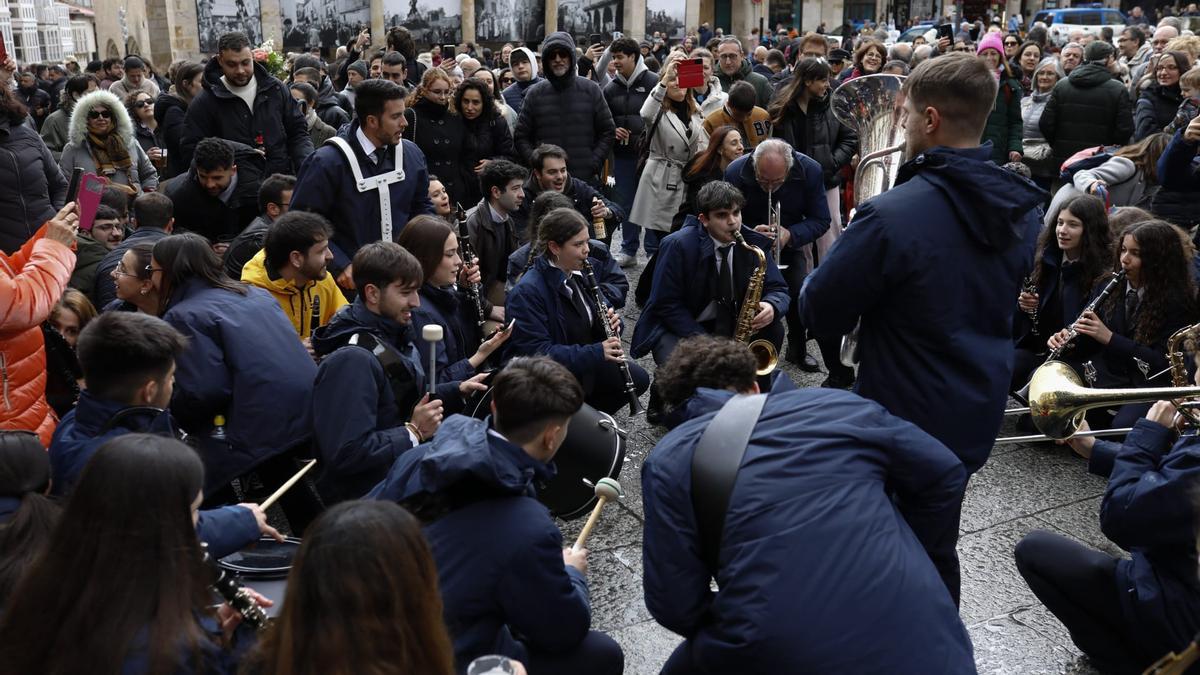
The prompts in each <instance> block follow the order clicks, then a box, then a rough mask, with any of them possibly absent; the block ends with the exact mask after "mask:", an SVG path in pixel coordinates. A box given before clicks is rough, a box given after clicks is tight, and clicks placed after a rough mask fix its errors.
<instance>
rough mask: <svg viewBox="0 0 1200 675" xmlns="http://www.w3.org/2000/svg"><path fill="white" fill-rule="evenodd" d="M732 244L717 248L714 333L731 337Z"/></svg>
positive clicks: (732, 324)
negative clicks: (730, 254)
mask: <svg viewBox="0 0 1200 675" xmlns="http://www.w3.org/2000/svg"><path fill="white" fill-rule="evenodd" d="M732 249H733V245H732V244H726V245H725V246H722V247H721V248H719V249H717V255H718V259H717V321H716V326H715V328H716V333H717V334H718V335H725V336H729V337H732V336H733V329H734V320H733V261H732V260H730V259H729V253H730V251H731V250H732Z"/></svg>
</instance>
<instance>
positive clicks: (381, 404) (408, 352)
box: [312, 296, 458, 503]
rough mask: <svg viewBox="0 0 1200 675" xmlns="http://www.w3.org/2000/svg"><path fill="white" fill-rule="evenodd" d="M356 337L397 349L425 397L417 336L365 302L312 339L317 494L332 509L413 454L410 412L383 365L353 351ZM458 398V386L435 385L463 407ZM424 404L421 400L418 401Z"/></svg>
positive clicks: (341, 312) (337, 317)
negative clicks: (367, 335) (398, 397)
mask: <svg viewBox="0 0 1200 675" xmlns="http://www.w3.org/2000/svg"><path fill="white" fill-rule="evenodd" d="M355 333H370V334H371V335H373V336H375V337H376V338H377V339H378V340H380V341H382V342H384V343H386V344H388V345H391V346H392V347H395V348H396V351H397V352H399V354H400V356H401V357H402V359H403V360H404V365H405V366H406V367H407V368H408V369H409V374H410V375H411V376H412V378H413V385H412V386H413V387H414V389H415V390H416V391H417V392H421V391H423V390H424V389H425V370H424V368H422V367H421V359H420V355H419V354H418V353H417V348H416V346H414V345H413V343H412V342H413V339H412V335H413V334H412V328H410V327H409V326H404V325H402V324H399V323H397V322H395V321H392V320H391V319H389V318H387V317H385V316H381V315H379V314H375V313H373V312H371V311H370V310H369V309H367V307H366V306H365V305H364V304H363V303H362V298H361V296H360V297H359V299H357V300H355V301H354V302H353V303H351V304H349V305H347V306H345V307H343V308H342V309H341V310H339V311H338V313H337V314H334V315H333V318H332V319H331V320H330V321H329V324H328V325H325V326H322V327H321V328H318V329H317V331H316V332H315V333H313V337H312V346H313V351H315V352H316V353H317V355H318V356H321V357H323V358H322V359H321V366H320V367H319V368H318V369H317V377H316V382H315V383H314V384H313V396H312V423H313V436H314V438H315V439H316V441H317V451H318V452H319V453H320V455H319V457H320V459H321V462H320V468H321V474H320V476H319V477H318V478H317V488H318V489H319V490H320V491H321V496H322V497H324V498H325V501H326V502H327V503H333V502H337V501H342V500H344V499H357V498H359V497H361V496H363V495H364V494H366V492H367V490H370V489H371V486H372V485H375V484H376V483H378V482H379V481H380V480H382V479H383V477H384V476H385V475H387V470H388V467H390V466H391V465H392V462H394V461H396V458H397V457H399V456H400V453H402V452H404V451H405V450H408V449H409V448H411V447H412V446H413V442H412V438H411V437H410V436H409V434H408V429H406V428H405V426H404V423H405V422H406V421H408V418H409V413H410V411H409V410H404V411H401V410H400V406H399V404H398V402H397V400H396V394H395V392H394V391H393V390H392V386H391V383H390V381H389V380H388V376H387V373H386V372H385V371H384V369H383V366H382V365H380V363H379V359H377V358H376V357H375V355H374V354H372V353H371V352H369V351H367V350H366V349H364V348H361V347H357V346H352V345H350V344H349V341H350V338H351V337H353V336H354V334H355ZM457 390H458V383H457V382H447V383H443V384H440V385H438V395H439V396H440V397H441V399H442V400H443V401H446V402H447V404H449V403H450V402H451V401H452V400H457V399H458V395H457ZM419 399H420V394H417V395H416V398H415V399H414V400H419Z"/></svg>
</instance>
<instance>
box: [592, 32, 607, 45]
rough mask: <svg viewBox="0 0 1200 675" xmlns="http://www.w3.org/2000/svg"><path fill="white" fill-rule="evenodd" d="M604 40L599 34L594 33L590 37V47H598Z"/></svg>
mask: <svg viewBox="0 0 1200 675" xmlns="http://www.w3.org/2000/svg"><path fill="white" fill-rule="evenodd" d="M603 39H604V38H603V37H601V36H600V34H599V33H592V34H591V35H589V36H588V46H589V47H591V46H592V45H598V44H600V41H601V40H603Z"/></svg>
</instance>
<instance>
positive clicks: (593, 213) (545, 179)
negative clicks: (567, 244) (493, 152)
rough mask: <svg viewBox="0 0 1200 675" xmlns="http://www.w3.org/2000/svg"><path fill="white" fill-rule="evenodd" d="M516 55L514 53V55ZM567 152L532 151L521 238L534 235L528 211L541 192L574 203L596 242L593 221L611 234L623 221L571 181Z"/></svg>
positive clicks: (621, 214) (612, 206)
mask: <svg viewBox="0 0 1200 675" xmlns="http://www.w3.org/2000/svg"><path fill="white" fill-rule="evenodd" d="M514 53H516V52H514ZM567 162H568V159H567V153H566V151H564V150H563V149H562V148H560V147H558V146H557V145H549V144H547V145H539V146H538V147H537V149H536V150H534V151H533V155H532V157H531V158H530V162H529V165H530V166H531V167H532V168H533V173H532V174H531V175H530V176H529V180H528V181H526V182H525V201H524V203H523V204H521V207H520V209H519V210H518V211H517V213H516V220H517V222H518V223H519V224H520V226H519V228H518V230H517V231H518V232H519V233H524V234H521V235H520V236H521V237H522V239H524V238H526V237H528V239H534V238H535V237H536V235H537V233H536V232H525V230H526V229H527V226H528V223H529V209H530V207H531V206H532V204H533V200H534V198H536V197H537V196H538V195H539V194H541V193H542V192H543V191H545V190H554V191H555V192H561V193H563V194H564V195H566V196H568V197H570V198H571V201H572V202H574V203H575V210H576V211H578V212H579V213H580V215H582V216H583V219H584V220H586V221H587V222H588V233H589V236H591V238H592V239H596V238H597V237H596V232H595V221H596V220H597V219H603V220H604V225H605V229H606V230H607V231H608V232H609V233H612V231H613V229H614V228H615V227H616V225H617V223H620V222H622V221H624V220H625V216H626V213H625V210H624V209H622V208H621V207H620V206H618V205H617V204H616V203H615V202H611V201H609V200H607V199H605V198H604V197H602V196H601V195H600V193H599V192H597V191H596V189H595V188H593V187H592V186H591V185H588V184H587V183H585V182H583V181H581V180H579V179H578V178H575V177H574V176H572V175H571V174H570V172H569V171H567Z"/></svg>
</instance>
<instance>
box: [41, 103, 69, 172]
mask: <svg viewBox="0 0 1200 675" xmlns="http://www.w3.org/2000/svg"><path fill="white" fill-rule="evenodd" d="M74 109H75V101H73V100H70V101H63V102H62V103H61V104H59V106H58V108H57V109H56V110H55V111H54V112H52V113H50V115H49V116H47V117H46V121H45V122H42V132H41V134H42V141H44V142H45V143H46V147H47V148H50V154H51V155H53V156H54V161H55V162H57V161H58V158H59V157H60V156H61V155H62V149H63V147H65V146H66V145H67V141H68V140H70V134H71V132H70V126H71V111H72V110H74Z"/></svg>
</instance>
